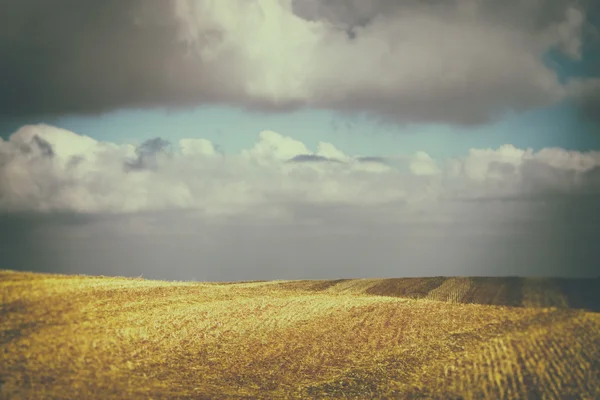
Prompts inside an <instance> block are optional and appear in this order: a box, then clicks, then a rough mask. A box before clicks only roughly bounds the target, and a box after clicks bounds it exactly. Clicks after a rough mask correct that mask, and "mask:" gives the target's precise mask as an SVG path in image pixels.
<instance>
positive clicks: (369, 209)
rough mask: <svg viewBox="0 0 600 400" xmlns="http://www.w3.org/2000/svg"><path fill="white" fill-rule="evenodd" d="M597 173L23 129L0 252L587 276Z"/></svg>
mask: <svg viewBox="0 0 600 400" xmlns="http://www.w3.org/2000/svg"><path fill="white" fill-rule="evenodd" d="M326 155H330V156H331V155H335V156H336V158H335V160H336V161H335V162H331V160H330V159H329V158H328V157H326ZM132 165H136V167H135V168H132V167H131V166H132ZM599 171H600V152H584V153H581V152H574V151H566V150H563V149H559V148H549V149H544V150H541V151H538V152H533V151H532V150H530V149H525V150H523V149H517V148H515V147H514V146H512V145H505V146H501V147H500V148H498V149H471V150H470V151H469V153H468V154H466V155H465V156H464V157H461V158H454V159H447V160H442V159H433V158H432V157H431V156H430V155H428V154H427V153H425V152H416V153H414V154H404V155H397V156H391V157H386V158H382V157H355V156H353V155H348V154H345V153H343V152H342V151H340V150H339V149H337V148H336V147H335V146H334V145H333V144H330V143H321V144H320V145H318V147H317V149H315V150H312V149H310V148H308V147H307V146H306V145H304V144H303V143H302V142H299V141H297V140H294V139H292V138H290V137H287V136H285V135H283V134H280V133H277V132H273V131H263V132H260V133H259V134H258V137H257V142H256V144H255V145H254V146H253V147H251V148H250V149H247V150H244V151H241V152H240V153H239V154H221V153H218V152H216V151H215V150H214V146H213V145H212V143H211V142H210V141H208V140H206V139H197V138H196V139H183V140H181V141H179V142H178V144H169V143H168V142H167V141H166V140H164V139H161V138H155V139H151V140H148V141H146V142H144V143H143V144H141V145H140V146H138V147H135V146H132V145H117V144H114V143H108V142H101V141H97V140H94V139H92V138H89V137H86V136H81V135H78V134H76V133H73V132H70V131H67V130H64V129H60V128H56V127H53V126H48V125H27V126H23V127H22V128H21V129H19V130H18V131H17V132H15V133H14V134H13V135H12V136H11V137H10V138H9V139H8V140H7V141H0V236H1V237H2V238H1V239H2V240H1V241H0V242H1V244H0V253H1V254H2V255H3V259H4V260H6V265H7V267H9V268H10V267H13V268H18V269H29V270H31V269H33V270H45V271H60V272H67V273H92V274H101V273H103V274H113V275H114V274H117V275H130V276H139V274H140V273H144V276H147V277H157V278H163V279H193V278H195V279H207V280H211V279H215V280H235V279H300V278H312V279H317V278H323V279H325V278H336V277H367V276H371V277H373V276H388V277H389V276H415V275H511V274H512V275H560V276H590V275H592V274H594V271H596V270H595V268H596V260H597V257H598V256H600V253H598V251H597V250H596V249H597V246H596V245H595V243H596V241H597V238H598V237H600V228H599V227H600V219H598V217H597V215H600V214H599V213H597V211H598V207H597V204H598V203H597V202H598V199H599V198H600V190H599V189H600V172H599ZM82 260H83V261H82ZM166 266H168V268H167V267H166Z"/></svg>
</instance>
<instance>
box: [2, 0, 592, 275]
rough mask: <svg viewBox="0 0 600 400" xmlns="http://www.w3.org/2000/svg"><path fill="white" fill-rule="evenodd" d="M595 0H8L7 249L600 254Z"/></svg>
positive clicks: (257, 269)
mask: <svg viewBox="0 0 600 400" xmlns="http://www.w3.org/2000/svg"><path fill="white" fill-rule="evenodd" d="M599 15H600V3H598V2H596V1H594V0H580V1H570V0H546V1H544V0H536V1H532V0H509V1H503V2H490V1H484V0H450V1H448V0H444V1H442V0H427V1H423V0H419V1H417V0H406V1H400V0H371V1H368V2H367V1H362V0H219V1H216V0H212V1H211V0H105V1H97V0H89V1H88V0H80V1H77V2H72V1H67V0H54V1H52V2H46V1H42V0H37V1H36V0H5V1H4V3H3V11H2V13H1V14H0V54H2V59H0V259H1V260H2V262H3V264H2V266H0V267H1V268H9V269H23V270H34V271H51V272H62V273H87V274H106V275H124V276H139V275H140V274H143V275H144V277H151V278H152V277H155V278H162V279H196V280H239V279H242V280H247V279H319V278H351V277H401V276H434V275H479V276H482V275H486V276H497V275H500V276H502V275H551V276H598V275H600V272H599V271H600V268H599V267H598V265H600V261H599V260H600V250H598V248H599V247H598V242H599V241H600V217H599V216H598V215H599V214H598V212H599V211H600V118H598V115H600V31H599V30H598V27H599V26H600V22H599V19H600V17H599Z"/></svg>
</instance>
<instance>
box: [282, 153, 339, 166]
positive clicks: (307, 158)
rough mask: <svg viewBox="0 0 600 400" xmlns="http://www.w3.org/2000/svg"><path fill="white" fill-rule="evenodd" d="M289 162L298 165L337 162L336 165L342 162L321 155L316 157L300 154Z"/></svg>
mask: <svg viewBox="0 0 600 400" xmlns="http://www.w3.org/2000/svg"><path fill="white" fill-rule="evenodd" d="M287 162H290V163H297V164H298V163H310V162H316V163H323V162H335V163H339V162H341V161H340V160H336V159H333V158H328V157H323V156H319V155H316V154H298V155H297V156H295V157H293V158H290V159H289V160H288V161H287Z"/></svg>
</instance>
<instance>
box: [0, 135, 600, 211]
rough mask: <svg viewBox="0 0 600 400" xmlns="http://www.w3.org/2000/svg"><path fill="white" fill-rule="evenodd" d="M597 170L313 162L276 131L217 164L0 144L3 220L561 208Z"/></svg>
mask: <svg viewBox="0 0 600 400" xmlns="http://www.w3.org/2000/svg"><path fill="white" fill-rule="evenodd" d="M398 160H400V161H398ZM599 166H600V152H585V153H580V152H574V151H565V150H562V149H543V150H541V151H539V152H533V151H532V150H530V149H529V150H521V149H517V148H515V147H514V146H512V145H504V146H501V147H500V148H498V149H495V150H494V149H471V150H470V151H469V153H468V154H467V155H466V156H465V157H463V158H458V159H450V160H434V159H432V158H431V157H430V156H429V155H428V154H427V153H425V152H422V151H419V152H416V153H415V154H412V155H405V156H403V157H397V158H396V159H395V160H394V162H393V163H386V162H385V160H384V159H375V158H371V159H366V160H362V159H361V158H357V157H352V156H350V155H346V154H344V153H343V152H342V151H340V150H339V149H337V148H336V147H335V146H334V145H333V144H331V143H324V142H321V143H319V145H318V148H317V149H316V151H312V150H311V149H309V148H308V147H307V146H306V145H304V144H303V143H302V142H300V141H297V140H294V139H292V138H290V137H286V136H284V135H283V134H280V133H277V132H273V131H263V132H260V133H259V135H258V141H257V142H256V144H255V145H254V146H253V147H252V148H251V149H248V150H244V151H242V152H241V153H240V154H238V155H224V154H221V153H218V152H217V151H216V150H215V148H214V146H213V145H212V143H211V142H210V141H208V140H205V139H183V140H180V141H179V146H170V147H169V146H167V142H165V141H162V140H160V139H154V140H150V141H148V142H146V143H145V144H143V145H142V146H140V147H138V148H137V149H136V148H134V147H133V146H131V145H116V144H113V143H106V142H99V141H96V140H94V139H92V138H89V137H85V136H80V135H77V134H75V133H73V132H69V131H66V130H63V129H59V128H55V127H52V126H47V125H35V126H33V125H30V126H24V127H22V128H21V129H19V130H18V131H17V132H15V133H14V134H13V135H12V136H11V137H10V139H9V140H8V141H5V142H0V208H1V209H2V210H5V211H15V210H20V211H52V210H54V211H73V212H92V213H102V212H117V213H120V212H143V211H156V210H172V209H190V210H197V211H199V212H202V213H204V214H207V215H214V214H227V215H236V214H253V213H260V212H266V213H267V214H269V215H270V214H272V210H285V209H286V207H287V206H288V205H289V204H312V205H323V204H347V205H356V206H372V207H377V206H378V205H379V206H380V205H384V204H390V203H396V204H421V205H423V204H439V203H443V202H447V201H451V200H457V199H460V200H469V199H470V200H474V199H478V200H481V199H505V198H528V197H531V196H536V195H544V196H550V195H565V196H569V195H577V194H582V193H588V194H589V193H597V192H598V189H599V186H598V185H599V184H600V181H599V179H598V170H599ZM399 208H401V207H400V206H399ZM268 210H271V211H268ZM278 215H279V214H278Z"/></svg>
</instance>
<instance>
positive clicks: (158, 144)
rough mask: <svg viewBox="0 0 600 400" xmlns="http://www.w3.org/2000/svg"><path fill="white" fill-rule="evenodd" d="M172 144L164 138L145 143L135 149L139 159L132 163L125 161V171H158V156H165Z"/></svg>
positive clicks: (149, 140)
mask: <svg viewBox="0 0 600 400" xmlns="http://www.w3.org/2000/svg"><path fill="white" fill-rule="evenodd" d="M169 145H170V143H169V141H168V140H165V139H163V138H159V137H157V138H154V139H148V140H146V141H144V142H143V143H142V144H141V145H139V146H138V147H137V148H136V149H135V153H136V155H137V157H136V158H135V159H134V160H132V161H125V170H127V171H131V170H142V169H156V168H158V166H157V160H156V156H157V155H158V154H165V152H166V151H167V149H168V147H169Z"/></svg>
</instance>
